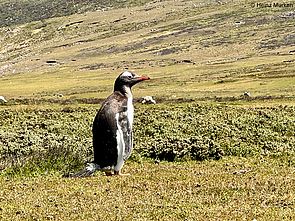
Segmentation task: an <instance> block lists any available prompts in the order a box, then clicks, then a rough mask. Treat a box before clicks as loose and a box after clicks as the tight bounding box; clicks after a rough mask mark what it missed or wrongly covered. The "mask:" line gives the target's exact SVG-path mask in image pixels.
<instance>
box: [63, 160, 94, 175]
mask: <svg viewBox="0 0 295 221" xmlns="http://www.w3.org/2000/svg"><path fill="white" fill-rule="evenodd" d="M97 170H100V166H99V165H97V164H96V163H88V164H87V166H86V168H85V169H83V170H81V171H79V172H77V173H74V174H65V175H64V176H63V177H67V178H79V177H89V176H91V175H93V174H94V172H95V171H97Z"/></svg>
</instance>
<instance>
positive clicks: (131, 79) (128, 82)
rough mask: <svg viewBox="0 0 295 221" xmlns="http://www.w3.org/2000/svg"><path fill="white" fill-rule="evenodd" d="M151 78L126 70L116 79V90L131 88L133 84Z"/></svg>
mask: <svg viewBox="0 0 295 221" xmlns="http://www.w3.org/2000/svg"><path fill="white" fill-rule="evenodd" d="M149 79H150V78H149V77H146V76H139V75H137V74H135V73H132V72H130V71H124V72H123V73H121V74H120V75H119V76H118V77H117V79H116V81H115V91H116V90H118V91H121V90H122V89H123V88H124V87H129V88H131V87H132V86H133V85H135V84H137V83H139V82H141V81H145V80H149Z"/></svg>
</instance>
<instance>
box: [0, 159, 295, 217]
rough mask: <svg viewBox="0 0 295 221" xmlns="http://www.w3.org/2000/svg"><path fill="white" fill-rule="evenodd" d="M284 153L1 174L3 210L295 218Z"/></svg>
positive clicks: (4, 213)
mask: <svg viewBox="0 0 295 221" xmlns="http://www.w3.org/2000/svg"><path fill="white" fill-rule="evenodd" d="M288 160H292V159H287V158H286V159H283V160H282V159H281V161H280V162H279V161H278V160H275V159H270V158H258V159H243V158H226V159H223V160H221V161H207V162H202V163H198V162H186V163H184V162H183V163H167V162H161V163H160V164H155V163H153V162H149V161H142V162H140V163H136V162H128V163H127V165H126V166H125V171H126V172H127V171H128V172H130V173H131V174H132V175H131V176H127V177H106V176H103V175H102V174H100V173H98V174H96V175H95V176H94V177H89V178H83V179H66V178H61V177H59V176H58V175H57V174H55V175H48V176H42V177H35V178H32V177H31V178H30V177H29V178H24V177H22V178H14V179H7V178H4V177H2V178H0V183H1V190H0V192H1V201H0V208H1V209H0V218H1V220H254V219H256V220H262V221H263V220H265V221H266V220H293V219H294V218H295V213H294V194H295V192H294V184H295V183H294V182H295V180H294V177H293V174H294V167H293V166H294V165H293V163H292V161H289V163H288ZM290 163H291V164H290Z"/></svg>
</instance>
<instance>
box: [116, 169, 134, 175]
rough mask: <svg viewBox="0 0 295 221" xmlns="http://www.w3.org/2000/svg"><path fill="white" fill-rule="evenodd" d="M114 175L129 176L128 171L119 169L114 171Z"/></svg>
mask: <svg viewBox="0 0 295 221" xmlns="http://www.w3.org/2000/svg"><path fill="white" fill-rule="evenodd" d="M114 175H116V176H130V173H121V171H120V170H119V171H114Z"/></svg>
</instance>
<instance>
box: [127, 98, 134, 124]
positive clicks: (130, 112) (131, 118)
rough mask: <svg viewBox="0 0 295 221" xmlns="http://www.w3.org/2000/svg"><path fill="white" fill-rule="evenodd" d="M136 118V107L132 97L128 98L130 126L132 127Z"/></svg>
mask: <svg viewBox="0 0 295 221" xmlns="http://www.w3.org/2000/svg"><path fill="white" fill-rule="evenodd" d="M133 118H134V107H133V103H132V98H128V100H127V120H128V122H129V125H130V127H131V128H132V124H133Z"/></svg>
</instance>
